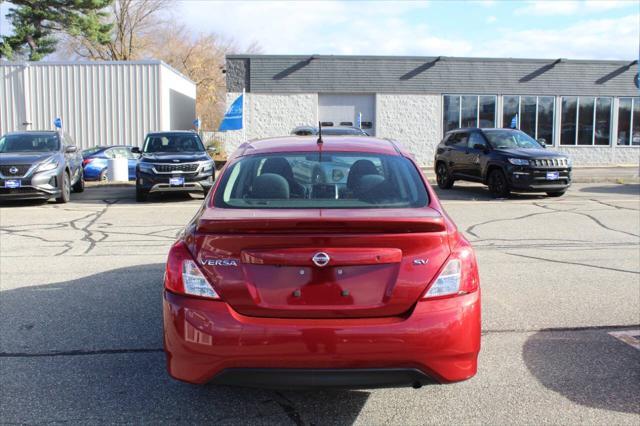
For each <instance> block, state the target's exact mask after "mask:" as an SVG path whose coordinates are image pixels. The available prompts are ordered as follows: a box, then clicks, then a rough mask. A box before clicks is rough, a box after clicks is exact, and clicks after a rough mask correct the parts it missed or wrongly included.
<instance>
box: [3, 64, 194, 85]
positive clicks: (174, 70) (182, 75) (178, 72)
mask: <svg viewBox="0 0 640 426" xmlns="http://www.w3.org/2000/svg"><path fill="white" fill-rule="evenodd" d="M48 65H160V66H162V67H165V68H167V69H168V70H170V71H173V73H175V74H177V75H178V76H179V77H181V78H184V79H185V80H187V81H189V82H191V83H193V84H196V83H195V81H193V80H191V78H189V77H188V76H186V75H184V74H183V73H181V72H180V71H178V70H177V69H175V68H174V67H172V66H171V65H169V64H167V63H166V62H165V61H163V60H160V59H143V60H137V61H86V60H83V61H15V62H12V61H5V60H0V67H2V66H22V67H38V66H48Z"/></svg>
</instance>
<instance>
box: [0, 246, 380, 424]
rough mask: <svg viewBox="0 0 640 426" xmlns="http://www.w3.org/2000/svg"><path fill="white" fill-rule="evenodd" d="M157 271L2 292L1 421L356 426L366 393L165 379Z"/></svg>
mask: <svg viewBox="0 0 640 426" xmlns="http://www.w3.org/2000/svg"><path fill="white" fill-rule="evenodd" d="M93 260H96V261H99V259H97V258H96V259H93ZM163 272H164V264H150V265H136V266H131V267H124V268H118V269H113V270H109V271H105V272H101V273H97V274H92V275H85V276H83V277H81V278H78V279H74V280H70V281H66V282H57V283H53V284H46V285H36V286H28V287H20V288H16V289H10V290H4V291H2V293H0V318H3V319H4V320H3V321H0V370H1V371H2V374H0V388H2V389H3V390H5V391H7V392H9V394H10V395H11V396H10V397H9V398H10V400H9V399H4V397H3V404H2V405H3V408H2V411H3V421H6V422H18V423H38V422H44V421H47V422H49V421H68V420H69V419H75V421H78V420H80V419H85V421H91V422H93V421H95V422H98V423H101V422H120V421H124V422H127V423H129V422H132V419H139V420H135V421H134V422H149V421H150V422H163V421H164V422H167V421H168V422H171V423H176V422H177V423H190V424H193V423H202V422H214V423H216V424H218V423H228V424H232V423H238V422H243V423H246V422H254V423H269V424H282V423H286V422H289V423H292V424H302V423H316V424H329V423H337V424H352V423H354V422H355V420H356V418H357V417H358V415H359V413H360V411H361V410H362V407H363V406H364V404H365V403H366V401H367V399H368V396H369V393H368V392H362V391H344V390H336V391H330V392H329V391H321V392H313V393H310V392H306V393H305V392H303V393H300V392H295V393H293V392H289V391H281V392H275V391H271V390H263V389H250V388H238V387H225V386H214V385H206V386H194V385H189V384H185V383H181V382H178V381H175V380H173V379H171V378H170V377H169V376H168V374H167V373H166V370H165V356H164V352H163V350H162V305H161V303H162V276H163ZM80 274H81V272H80ZM3 284H5V283H3ZM7 284H8V283H6V284H5V285H7ZM7 319H10V320H7ZM3 393H4V391H3ZM5 395H7V394H5ZM36 395H39V396H36ZM44 395H46V397H42V398H41V397H40V396H44ZM34 398H37V406H38V409H37V410H36V409H33V404H34ZM310 399H311V400H313V401H314V404H313V405H312V406H311V407H307V406H306V404H307V402H308V401H309V400H310ZM9 401H10V403H9ZM5 402H6V403H5ZM303 406H304V412H303Z"/></svg>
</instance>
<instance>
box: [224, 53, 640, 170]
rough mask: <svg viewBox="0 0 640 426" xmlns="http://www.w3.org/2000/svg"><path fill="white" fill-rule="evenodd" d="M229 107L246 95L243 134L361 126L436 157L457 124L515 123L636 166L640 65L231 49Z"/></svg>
mask: <svg viewBox="0 0 640 426" xmlns="http://www.w3.org/2000/svg"><path fill="white" fill-rule="evenodd" d="M226 76H227V91H228V94H227V104H228V105H230V104H231V103H232V102H233V101H234V100H235V99H237V97H238V96H239V95H240V94H242V92H243V91H244V92H245V99H244V114H245V115H244V130H243V131H229V132H227V133H226V134H225V135H224V140H225V144H226V149H227V151H228V152H229V151H232V150H233V149H234V148H235V147H236V146H237V145H238V144H239V143H240V142H241V141H242V139H243V138H245V137H246V138H247V139H253V138H263V137H269V136H281V135H286V134H290V132H291V130H292V129H293V128H294V127H296V126H299V125H314V124H317V123H318V122H319V121H320V122H322V123H323V125H326V126H332V125H333V126H339V125H358V123H360V125H361V127H362V128H363V129H365V130H366V131H367V132H368V133H370V134H372V135H375V136H377V137H383V138H392V139H395V140H397V141H398V142H400V143H401V144H403V145H404V146H405V147H407V148H408V149H410V150H411V151H412V152H413V153H414V154H415V156H416V157H417V159H418V161H419V162H420V163H421V164H423V165H428V164H431V163H432V161H433V155H434V149H435V147H436V146H437V144H438V143H439V141H440V140H441V139H442V137H443V134H444V133H445V132H446V131H448V130H451V129H455V128H459V127H510V126H511V125H512V124H515V126H516V127H518V128H519V129H521V130H522V131H524V132H526V133H528V134H529V135H531V136H533V137H534V138H536V139H539V140H542V139H544V141H545V143H546V144H548V145H549V146H550V149H555V150H558V151H563V152H566V153H568V154H570V155H571V156H572V158H573V159H574V162H575V164H577V165H600V164H602V165H605V164H609V165H611V164H638V160H639V156H640V94H639V91H638V82H637V78H638V77H637V76H638V61H637V60H635V61H631V60H629V61H596V60H568V59H488V58H453V57H404V56H403V57H400V56H397V57H396V56H324V55H312V56H299V55H229V56H227V62H226Z"/></svg>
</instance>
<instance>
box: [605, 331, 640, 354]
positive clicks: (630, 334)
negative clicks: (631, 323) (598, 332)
mask: <svg viewBox="0 0 640 426" xmlns="http://www.w3.org/2000/svg"><path fill="white" fill-rule="evenodd" d="M609 334H610V335H612V336H613V337H615V338H616V339H618V340H620V341H623V342H624V343H626V344H627V345H629V346H633V347H634V348H636V349H637V350H639V351H640V330H625V331H612V332H610V333H609Z"/></svg>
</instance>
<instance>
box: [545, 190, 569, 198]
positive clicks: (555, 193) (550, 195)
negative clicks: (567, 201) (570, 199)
mask: <svg viewBox="0 0 640 426" xmlns="http://www.w3.org/2000/svg"><path fill="white" fill-rule="evenodd" d="M565 192H567V191H554V192H547V196H549V197H562V196H563V195H564V193H565Z"/></svg>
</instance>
